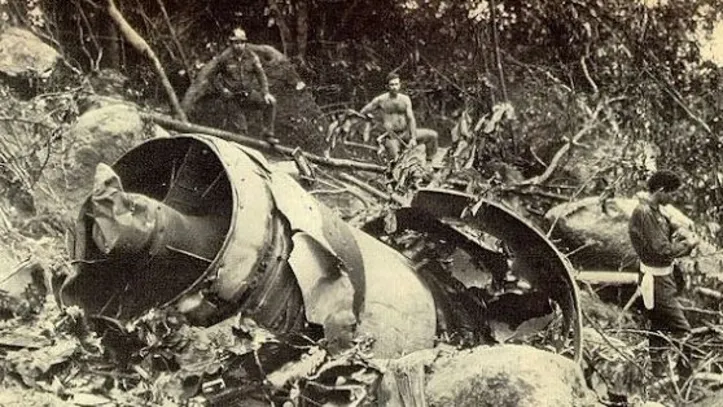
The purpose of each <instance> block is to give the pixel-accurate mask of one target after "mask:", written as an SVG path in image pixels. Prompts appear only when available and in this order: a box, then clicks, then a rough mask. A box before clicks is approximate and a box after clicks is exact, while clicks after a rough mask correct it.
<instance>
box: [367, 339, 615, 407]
mask: <svg viewBox="0 0 723 407" xmlns="http://www.w3.org/2000/svg"><path fill="white" fill-rule="evenodd" d="M387 366H388V369H387V372H385V375H384V381H383V385H382V390H381V393H380V395H379V396H380V402H382V403H384V404H383V405H386V406H405V405H424V404H423V403H424V402H426V405H428V406H430V407H436V406H440V407H441V406H457V407H460V406H461V407H464V406H470V407H472V406H481V407H484V406H489V407H507V406H509V407H513V406H514V407H527V406H529V407H541V406H550V407H552V406H579V407H585V406H591V407H592V406H601V404H599V403H597V400H596V397H595V395H594V394H593V393H592V391H591V390H589V389H588V388H587V387H586V385H585V380H584V377H583V375H582V371H581V369H580V366H579V365H577V364H576V363H574V362H573V361H572V360H570V359H566V358H564V357H562V356H559V355H555V354H553V353H550V352H546V351H542V350H539V349H536V348H532V347H529V346H522V345H502V346H493V347H479V348H475V349H470V350H465V351H455V350H452V349H450V348H442V349H439V348H438V349H434V350H425V351H421V352H415V353H412V354H410V355H408V356H405V357H404V358H401V359H398V360H395V361H392V362H391V363H389V364H388V365H387ZM422 389H423V394H424V398H425V400H420V398H421V393H420V392H421V391H422Z"/></svg>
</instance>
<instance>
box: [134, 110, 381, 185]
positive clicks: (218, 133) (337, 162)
mask: <svg viewBox="0 0 723 407" xmlns="http://www.w3.org/2000/svg"><path fill="white" fill-rule="evenodd" d="M141 117H142V118H143V119H144V120H148V121H151V122H153V123H156V124H158V125H160V126H162V127H165V128H168V129H171V130H175V131H178V132H182V133H202V134H208V135H210V136H214V137H218V138H220V139H222V140H227V141H231V142H234V143H239V144H242V145H245V146H249V147H252V148H258V149H264V150H270V151H277V152H280V153H283V154H288V155H292V154H293V153H294V151H295V150H296V149H295V148H291V147H286V146H282V145H278V144H276V145H272V144H270V143H268V142H266V141H264V140H260V139H256V138H253V137H249V136H245V135H243V134H239V133H232V132H230V131H225V130H220V129H216V128H213V127H207V126H201V125H198V124H193V123H189V122H183V121H180V120H175V119H173V118H171V117H168V116H164V115H160V114H155V113H141ZM302 154H303V155H304V157H305V158H306V159H307V160H309V161H311V162H313V163H315V164H318V165H326V166H330V167H335V168H343V169H351V170H359V171H369V172H374V173H383V172H384V171H386V167H383V166H381V165H376V164H371V163H363V162H359V161H353V160H344V159H338V158H328V157H322V156H318V155H315V154H311V153H307V152H303V153H302Z"/></svg>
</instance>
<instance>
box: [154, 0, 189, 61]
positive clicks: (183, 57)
mask: <svg viewBox="0 0 723 407" xmlns="http://www.w3.org/2000/svg"><path fill="white" fill-rule="evenodd" d="M157 1H158V6H159V7H160V8H161V13H162V14H163V20H164V21H165V22H166V25H167V26H168V31H170V33H171V40H172V41H173V43H174V44H175V45H176V48H177V49H178V54H179V55H180V56H181V62H183V67H184V68H186V75H190V74H191V64H190V63H189V62H188V58H186V52H185V51H184V50H183V46H182V45H181V42H180V41H179V40H178V35H176V29H175V28H173V24H171V18H170V17H169V16H168V11H166V6H165V4H163V0H157Z"/></svg>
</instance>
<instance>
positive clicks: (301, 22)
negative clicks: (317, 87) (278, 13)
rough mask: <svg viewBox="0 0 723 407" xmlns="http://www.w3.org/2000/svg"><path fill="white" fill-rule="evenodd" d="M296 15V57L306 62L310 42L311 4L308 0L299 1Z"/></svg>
mask: <svg viewBox="0 0 723 407" xmlns="http://www.w3.org/2000/svg"><path fill="white" fill-rule="evenodd" d="M296 13H297V14H296V52H297V54H296V55H297V56H298V57H299V59H301V61H305V60H306V46H307V44H308V42H309V3H308V2H307V0H299V2H298V4H297V10H296Z"/></svg>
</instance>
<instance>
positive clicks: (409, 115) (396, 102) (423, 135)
mask: <svg viewBox="0 0 723 407" xmlns="http://www.w3.org/2000/svg"><path fill="white" fill-rule="evenodd" d="M400 88H401V81H400V79H399V75H397V74H396V73H390V74H389V75H388V76H387V89H389V91H388V92H386V93H383V94H381V95H379V96H377V97H375V98H374V99H373V100H372V101H371V102H369V103H368V104H367V105H366V106H364V107H363V108H362V109H361V111H360V113H361V114H363V115H368V114H370V113H371V112H372V111H374V110H376V109H379V110H381V112H382V123H383V124H384V129H385V130H386V131H387V133H388V134H387V136H386V137H385V138H384V147H385V148H386V150H387V152H388V153H389V155H390V156H391V158H392V159H393V160H396V159H397V158H398V157H399V153H400V152H401V150H402V147H411V146H414V145H415V144H417V143H423V144H424V145H425V147H426V151H427V160H431V159H432V157H434V155H435V154H436V153H437V139H438V138H439V135H438V134H437V132H436V131H434V130H432V129H418V128H417V121H416V120H415V119H414V111H413V110H412V100H411V99H410V98H409V96H407V95H405V94H402V93H399V89H400Z"/></svg>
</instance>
